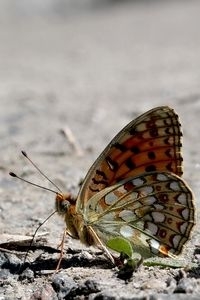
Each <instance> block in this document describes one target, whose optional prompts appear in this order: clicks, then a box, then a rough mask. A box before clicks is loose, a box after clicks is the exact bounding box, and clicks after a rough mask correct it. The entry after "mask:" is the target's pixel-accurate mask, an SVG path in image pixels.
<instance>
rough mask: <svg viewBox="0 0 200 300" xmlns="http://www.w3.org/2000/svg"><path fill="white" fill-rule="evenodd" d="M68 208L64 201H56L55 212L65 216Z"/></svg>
mask: <svg viewBox="0 0 200 300" xmlns="http://www.w3.org/2000/svg"><path fill="white" fill-rule="evenodd" d="M69 206H70V202H69V201H68V200H64V199H62V200H61V199H59V200H58V199H57V201H56V210H57V211H58V213H59V214H65V213H66V212H67V210H68V208H69Z"/></svg>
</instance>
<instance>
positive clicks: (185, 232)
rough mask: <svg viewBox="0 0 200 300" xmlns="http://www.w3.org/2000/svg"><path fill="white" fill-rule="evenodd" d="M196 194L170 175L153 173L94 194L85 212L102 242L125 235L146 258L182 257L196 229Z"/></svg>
mask: <svg viewBox="0 0 200 300" xmlns="http://www.w3.org/2000/svg"><path fill="white" fill-rule="evenodd" d="M194 214H195V212H194V204H193V194H192V191H191V190H190V189H189V187H188V186H187V185H186V183H185V182H184V181H183V180H182V179H181V178H180V177H178V176H176V175H174V174H171V173H166V172H165V173H163V172H150V173H144V174H142V175H140V176H136V177H134V178H129V179H125V180H123V181H121V182H120V183H118V184H115V185H113V186H111V187H108V188H106V189H104V190H102V191H100V192H99V193H98V194H95V195H94V196H93V197H92V198H91V199H90V200H89V201H88V202H87V205H86V206H85V208H84V215H85V216H86V222H87V224H88V225H89V226H91V227H92V228H93V229H94V230H95V232H96V233H97V235H98V236H99V237H100V239H101V240H102V241H103V242H104V243H106V241H107V240H108V239H110V238H112V237H115V236H119V235H122V236H124V237H125V238H128V239H129V240H130V241H131V242H132V245H133V249H134V250H135V251H138V252H139V253H141V254H142V255H143V257H148V256H151V255H152V253H154V254H156V255H161V256H162V255H167V256H170V253H171V254H172V255H174V254H179V253H180V252H181V250H182V247H183V245H184V244H185V242H186V241H187V240H188V238H189V236H190V232H191V230H192V228H193V226H194V223H195V222H194V219H195V216H194Z"/></svg>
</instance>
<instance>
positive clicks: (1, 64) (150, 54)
mask: <svg viewBox="0 0 200 300" xmlns="http://www.w3.org/2000/svg"><path fill="white" fill-rule="evenodd" d="M199 28H200V1H198V0H196V1H195V0H190V1H186V0H185V1H184V0H181V1H178V0H171V1H170V0H169V1H156V0H140V1H139V0H138V1H136V0H135V1H134V0H132V1H131V0H129V1H128V0H127V1H125V0H121V1H120V0H118V1H117V0H101V1H100V0H99V1H98V0H71V1H70V0H68V1H67V0H43V1H40V0H32V1H31V0H29V1H26V0H18V1H11V0H4V1H3V0H1V1H0V139H1V143H0V164H1V173H0V178H1V181H0V183H1V189H2V192H3V193H4V197H2V200H1V201H3V202H2V204H1V207H0V208H1V212H2V222H3V224H2V226H3V228H5V227H8V228H12V226H13V227H15V230H16V224H17V226H20V225H19V223H17V220H18V218H19V219H20V220H24V222H28V221H25V220H27V218H29V217H30V215H31V214H33V210H34V215H35V216H36V215H37V216H40V217H41V218H43V219H44V217H45V216H47V215H48V212H45V211H46V209H47V207H46V205H45V204H44V203H43V202H42V201H40V203H38V200H37V199H34V200H33V198H34V197H32V191H33V189H32V188H31V187H30V186H28V187H27V186H25V185H24V184H23V183H19V182H16V181H14V180H13V179H10V178H9V176H8V171H10V170H13V171H16V172H18V173H19V174H22V175H26V178H29V177H30V176H31V175H32V176H33V179H32V180H33V181H39V183H42V184H43V185H45V184H44V179H40V176H38V175H36V171H35V170H33V168H32V167H31V166H30V165H28V164H27V162H25V160H24V159H23V158H21V155H20V150H21V149H24V150H26V151H27V152H28V153H29V154H30V155H31V157H32V159H34V161H36V162H37V163H38V164H39V166H40V167H41V168H42V169H43V170H44V171H45V172H46V173H47V174H48V175H49V176H50V177H51V178H52V179H54V180H57V179H62V181H64V184H65V185H66V187H67V188H69V189H72V190H73V189H75V190H77V189H78V183H79V181H80V179H81V178H83V177H84V175H85V174H86V172H87V170H88V168H89V166H90V165H91V164H92V162H93V161H94V159H95V158H96V157H97V156H98V154H99V153H100V152H101V151H102V150H103V148H104V147H105V146H106V145H107V143H108V142H109V141H110V139H111V138H112V137H113V136H114V135H115V134H116V133H117V132H118V131H119V130H120V129H122V127H123V126H125V125H126V124H127V123H128V122H129V121H130V120H132V119H133V118H135V117H136V116H138V115H140V114H141V113H144V112H145V111H147V110H148V109H151V108H153V107H155V106H159V105H169V106H172V107H173V108H174V109H175V110H176V111H177V113H178V114H179V115H180V118H181V122H182V125H183V132H184V142H183V149H184V150H183V152H184V153H183V155H184V161H185V173H184V178H185V179H187V181H188V182H189V184H190V185H191V186H192V188H193V189H194V191H195V194H196V195H197V196H198V194H199V171H200V163H199V149H200V142H199V131H200V125H199V116H200V57H199V53H200V35H199ZM64 128H68V129H70V130H71V131H72V133H73V135H74V137H75V140H76V142H77V143H78V144H79V146H80V147H81V150H82V152H83V153H84V154H83V156H82V157H80V156H78V155H76V153H75V152H74V150H73V149H72V148H71V146H70V145H69V143H68V142H67V140H66V139H64V137H63V136H61V134H60V129H64ZM40 180H41V182H40ZM11 192H12V197H11ZM33 193H34V192H33ZM35 193H38V194H36V197H35V198H40V197H41V199H44V198H45V197H46V198H45V200H46V199H47V198H49V194H48V195H46V194H45V195H46V196H41V195H44V192H43V191H39V192H35ZM26 197H27V198H26ZM43 197H44V198H43ZM23 199H24V200H23ZM27 199H28V200H30V201H27ZM197 199H198V197H197ZM48 201H49V200H48ZM50 202H51V205H52V206H51V207H50V206H49V211H51V210H52V208H53V203H52V201H49V202H48V203H50ZM13 203H14V204H13ZM17 203H18V205H17ZM27 203H28V204H27ZM36 203H37V205H36ZM23 205H24V206H23ZM13 207H14V209H13ZM23 208H24V209H23ZM25 208H27V210H25ZM17 210H18V211H17ZM44 212H45V213H44ZM26 214H27V215H26ZM16 216H18V217H16ZM8 220H9V222H11V223H12V224H9V223H8ZM14 220H16V221H14ZM26 225H27V224H26ZM31 225H32V223H31ZM31 225H30V223H29V227H30V226H31ZM24 226H25V225H24ZM25 227H26V226H25ZM1 228H2V227H1ZM26 228H27V227H26Z"/></svg>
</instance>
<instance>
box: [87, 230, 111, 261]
mask: <svg viewBox="0 0 200 300" xmlns="http://www.w3.org/2000/svg"><path fill="white" fill-rule="evenodd" d="M88 230H89V231H90V233H91V235H92V237H93V238H94V241H95V242H96V244H97V245H99V246H100V248H101V249H102V250H103V251H104V252H105V254H106V255H107V257H108V258H109V259H110V261H111V262H112V264H113V265H115V260H114V258H113V256H112V255H111V253H110V252H109V250H108V249H107V248H106V246H105V245H104V244H103V243H102V241H101V240H100V238H99V237H98V235H97V234H96V232H95V231H94V230H93V228H92V227H91V226H88Z"/></svg>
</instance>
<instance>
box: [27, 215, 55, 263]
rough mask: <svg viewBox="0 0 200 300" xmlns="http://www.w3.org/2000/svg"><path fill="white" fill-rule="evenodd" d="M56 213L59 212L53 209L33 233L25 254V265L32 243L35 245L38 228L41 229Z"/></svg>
mask: <svg viewBox="0 0 200 300" xmlns="http://www.w3.org/2000/svg"><path fill="white" fill-rule="evenodd" d="M55 213H57V210H55V211H53V212H52V213H51V214H50V215H49V216H48V217H47V218H46V219H45V220H44V221H43V222H42V223H40V225H39V226H38V227H37V229H36V230H35V232H34V234H33V236H32V239H31V241H30V244H29V246H28V250H27V252H26V254H25V256H24V262H23V265H24V264H25V262H26V259H27V256H28V254H29V251H30V249H31V247H32V245H33V241H34V239H35V236H36V234H37V232H38V230H39V229H40V227H42V225H44V223H46V222H47V221H48V220H49V219H50V218H51V217H52V216H53V215H54V214H55Z"/></svg>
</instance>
